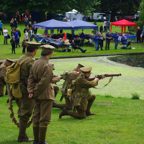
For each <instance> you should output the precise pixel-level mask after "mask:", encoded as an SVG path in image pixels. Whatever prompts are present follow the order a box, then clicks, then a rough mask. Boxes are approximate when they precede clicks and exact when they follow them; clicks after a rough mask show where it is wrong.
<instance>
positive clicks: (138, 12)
mask: <svg viewBox="0 0 144 144" xmlns="http://www.w3.org/2000/svg"><path fill="white" fill-rule="evenodd" d="M139 14H140V11H137V13H136V14H135V15H134V20H135V21H138V19H139Z"/></svg>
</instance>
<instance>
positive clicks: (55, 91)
mask: <svg viewBox="0 0 144 144" xmlns="http://www.w3.org/2000/svg"><path fill="white" fill-rule="evenodd" d="M52 66H53V70H55V66H54V64H53V63H52ZM53 77H55V78H57V77H58V76H57V75H54V76H53ZM53 87H54V93H55V98H56V96H57V93H58V92H59V87H58V86H53Z"/></svg>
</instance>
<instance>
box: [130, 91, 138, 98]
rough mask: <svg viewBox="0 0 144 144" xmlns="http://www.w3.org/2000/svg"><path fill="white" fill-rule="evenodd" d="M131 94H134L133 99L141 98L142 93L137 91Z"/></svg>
mask: <svg viewBox="0 0 144 144" xmlns="http://www.w3.org/2000/svg"><path fill="white" fill-rule="evenodd" d="M131 95H132V99H140V95H139V94H138V93H136V92H134V93H131Z"/></svg>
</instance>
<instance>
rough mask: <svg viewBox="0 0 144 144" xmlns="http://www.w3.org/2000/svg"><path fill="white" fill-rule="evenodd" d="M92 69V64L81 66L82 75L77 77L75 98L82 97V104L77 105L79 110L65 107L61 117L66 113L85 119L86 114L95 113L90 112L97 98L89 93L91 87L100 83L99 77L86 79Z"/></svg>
mask: <svg viewBox="0 0 144 144" xmlns="http://www.w3.org/2000/svg"><path fill="white" fill-rule="evenodd" d="M91 69H92V67H91V66H86V67H82V68H80V70H81V75H80V76H79V77H78V78H77V79H76V83H75V86H76V88H75V90H74V92H73V96H74V97H75V98H79V99H81V101H80V105H78V106H76V110H77V112H71V111H68V110H67V109H66V108H64V109H63V111H62V112H61V113H60V115H59V118H61V117H62V116H64V115H70V116H72V117H74V118H77V119H84V118H86V116H89V115H94V114H93V113H91V112H90V108H91V106H92V104H93V102H94V100H95V95H94V94H89V88H92V87H94V86H96V85H98V81H99V79H98V78H95V79H94V80H93V81H88V80H86V78H88V77H90V75H91ZM104 77H105V76H104V75H103V76H102V78H104ZM87 101H88V104H87Z"/></svg>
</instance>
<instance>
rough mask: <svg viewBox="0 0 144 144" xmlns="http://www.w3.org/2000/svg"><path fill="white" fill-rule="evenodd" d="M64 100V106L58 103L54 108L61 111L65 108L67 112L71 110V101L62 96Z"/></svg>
mask: <svg viewBox="0 0 144 144" xmlns="http://www.w3.org/2000/svg"><path fill="white" fill-rule="evenodd" d="M64 98H65V104H58V103H56V104H55V107H57V108H61V109H63V108H64V107H65V108H66V109H68V110H72V107H73V106H72V103H71V101H70V100H69V98H68V97H67V96H66V95H65V96H64Z"/></svg>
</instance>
